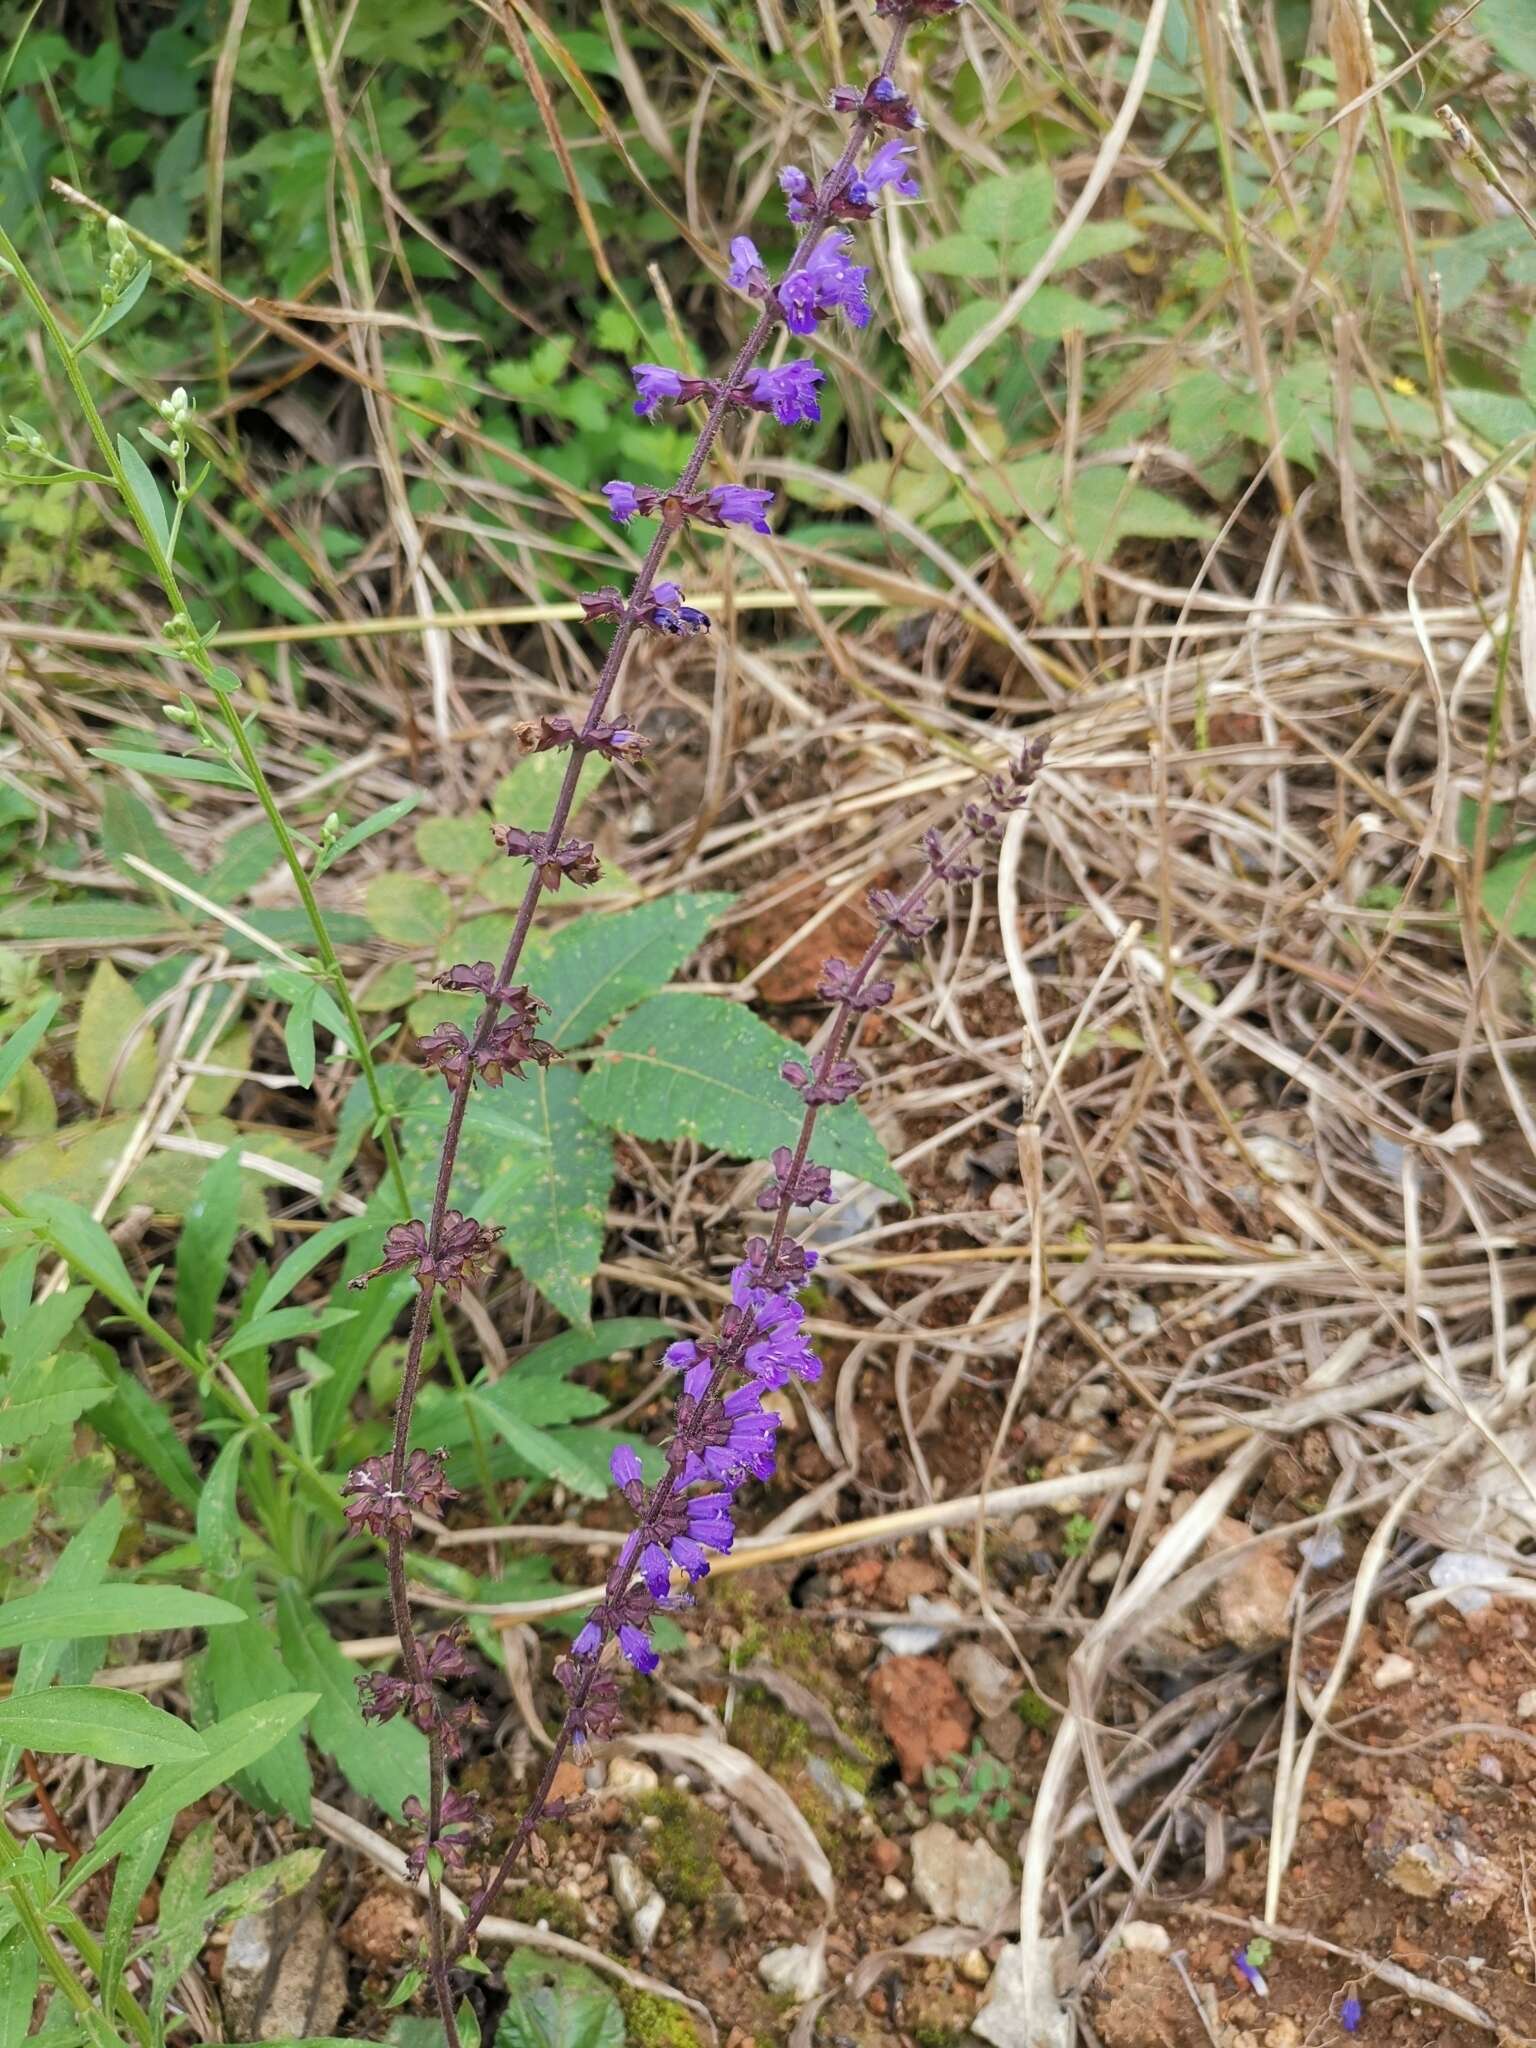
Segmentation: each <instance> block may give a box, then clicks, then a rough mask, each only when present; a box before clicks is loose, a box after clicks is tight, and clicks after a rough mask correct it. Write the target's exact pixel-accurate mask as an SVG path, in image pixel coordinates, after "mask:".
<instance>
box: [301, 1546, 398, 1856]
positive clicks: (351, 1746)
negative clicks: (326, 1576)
mask: <svg viewBox="0 0 1536 2048" xmlns="http://www.w3.org/2000/svg"><path fill="white" fill-rule="evenodd" d="M277 1625H278V1631H279V1636H280V1639H281V1642H282V1646H283V1662H284V1663H285V1664H286V1665H287V1667H288V1669H289V1670H290V1671H291V1672H292V1673H293V1675H294V1678H295V1680H296V1681H297V1683H298V1684H300V1685H307V1686H309V1687H311V1688H312V1689H313V1691H314V1693H315V1711H314V1713H313V1715H312V1716H311V1717H310V1734H311V1736H312V1737H313V1739H314V1742H315V1745H316V1747H317V1748H319V1749H321V1750H323V1751H324V1753H325V1754H326V1755H327V1756H329V1757H331V1758H333V1759H334V1760H335V1762H336V1763H337V1764H338V1765H339V1766H340V1767H341V1771H342V1774H343V1776H344V1777H345V1778H346V1780H347V1783H348V1784H349V1785H350V1786H351V1787H352V1789H353V1791H354V1792H357V1793H359V1794H360V1795H361V1796H362V1797H363V1798H364V1799H366V1800H368V1801H369V1803H370V1804H371V1805H374V1806H380V1807H382V1808H383V1809H384V1811H385V1812H386V1813H389V1814H392V1815H394V1817H395V1818H396V1819H398V1818H399V1816H400V1808H401V1804H402V1802H403V1801H404V1800H406V1799H408V1798H410V1797H411V1796H412V1795H413V1794H414V1795H415V1797H416V1798H418V1799H420V1800H422V1801H425V1799H426V1796H427V1739H426V1737H425V1736H424V1735H422V1734H421V1733H420V1732H419V1731H418V1730H417V1729H415V1728H414V1727H412V1725H411V1723H410V1722H409V1721H407V1720H404V1719H401V1720H395V1721H387V1722H385V1723H383V1724H382V1725H374V1726H370V1725H369V1724H368V1723H367V1722H366V1721H364V1719H363V1717H362V1713H361V1711H360V1710H359V1707H358V1699H357V1666H356V1665H355V1664H354V1663H352V1661H351V1660H350V1659H349V1658H347V1657H344V1656H343V1655H342V1653H341V1651H340V1650H339V1649H338V1648H337V1645H336V1642H335V1640H334V1638H333V1637H332V1635H331V1632H330V1630H329V1629H328V1628H327V1627H326V1625H325V1623H324V1622H323V1621H322V1620H321V1618H320V1616H319V1615H318V1614H317V1613H316V1612H315V1610H314V1608H313V1607H311V1606H310V1604H309V1602H308V1601H307V1600H306V1599H305V1598H304V1596H303V1594H302V1593H301V1592H300V1590H299V1589H298V1587H296V1586H294V1585H291V1584H290V1585H285V1586H283V1587H282V1588H281V1589H280V1591H279V1593H278V1596H277Z"/></svg>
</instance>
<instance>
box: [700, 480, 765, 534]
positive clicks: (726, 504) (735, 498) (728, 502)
mask: <svg viewBox="0 0 1536 2048" xmlns="http://www.w3.org/2000/svg"><path fill="white" fill-rule="evenodd" d="M772 503H773V493H772V491H753V490H749V489H748V488H747V487H746V485H745V484H717V485H716V486H715V488H714V489H713V490H712V491H711V492H710V493H709V505H710V524H711V525H714V526H750V527H751V528H752V531H753V532H754V533H767V532H768V531H769V526H768V522H767V520H766V519H765V518H764V517H763V514H764V513H765V512H766V511H767V509H768V507H769V506H770V505H771V504H772Z"/></svg>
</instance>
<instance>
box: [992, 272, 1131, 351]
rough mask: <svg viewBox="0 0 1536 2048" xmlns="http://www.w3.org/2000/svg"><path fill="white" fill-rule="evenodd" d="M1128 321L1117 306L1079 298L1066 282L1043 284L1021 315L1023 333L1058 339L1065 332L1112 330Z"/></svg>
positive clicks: (1086, 332) (1080, 332)
mask: <svg viewBox="0 0 1536 2048" xmlns="http://www.w3.org/2000/svg"><path fill="white" fill-rule="evenodd" d="M1124 324H1125V315H1124V314H1123V313H1122V312H1121V311H1120V309H1119V308H1118V307H1117V306H1098V305H1095V304H1093V302H1092V301H1091V300H1089V299H1080V298H1079V297H1078V296H1077V294H1076V292H1069V291H1068V290H1067V289H1066V287H1065V286H1064V285H1059V284H1043V285H1041V286H1039V287H1038V289H1037V290H1036V291H1035V293H1034V296H1033V297H1032V298H1031V299H1030V300H1029V301H1028V302H1027V304H1025V305H1024V306H1023V307H1022V308H1021V309H1020V312H1019V315H1018V327H1019V330H1020V331H1021V332H1022V333H1024V334H1037V335H1042V336H1045V337H1047V338H1049V339H1050V340H1052V341H1059V340H1060V339H1061V337H1062V336H1063V335H1064V334H1072V333H1078V334H1112V333H1113V332H1114V330H1115V329H1116V328H1117V327H1121V326H1123V325H1124Z"/></svg>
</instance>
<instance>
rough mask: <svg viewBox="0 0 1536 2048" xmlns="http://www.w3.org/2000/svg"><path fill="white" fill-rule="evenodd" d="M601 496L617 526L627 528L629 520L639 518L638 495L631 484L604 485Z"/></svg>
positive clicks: (639, 505) (615, 483)
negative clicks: (605, 500) (605, 501)
mask: <svg viewBox="0 0 1536 2048" xmlns="http://www.w3.org/2000/svg"><path fill="white" fill-rule="evenodd" d="M603 496H604V497H605V498H606V499H607V500H608V510H609V512H610V513H611V514H612V515H613V518H614V521H615V523H616V524H617V525H619V526H628V524H629V522H630V520H631V519H636V518H638V517H639V516H640V512H641V504H640V493H639V491H637V490H636V488H635V486H634V485H633V484H626V483H620V482H614V483H611V484H604V485H603Z"/></svg>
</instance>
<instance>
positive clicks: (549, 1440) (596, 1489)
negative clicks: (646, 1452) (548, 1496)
mask: <svg viewBox="0 0 1536 2048" xmlns="http://www.w3.org/2000/svg"><path fill="white" fill-rule="evenodd" d="M571 1391H572V1392H577V1393H579V1392H580V1391H582V1390H581V1389H579V1388H573V1389H571ZM468 1398H469V1402H470V1405H471V1406H472V1407H473V1409H474V1411H475V1413H476V1414H477V1415H478V1416H479V1418H480V1422H481V1426H482V1427H483V1428H486V1429H489V1430H490V1431H491V1432H492V1434H493V1435H495V1436H498V1437H500V1438H501V1440H502V1442H503V1443H505V1444H506V1445H507V1446H508V1447H509V1448H510V1449H511V1450H512V1451H514V1452H515V1453H516V1455H517V1457H518V1459H519V1460H520V1461H521V1463H522V1464H524V1465H525V1466H527V1468H528V1469H529V1471H531V1472H535V1473H537V1474H538V1475H539V1477H540V1478H543V1479H556V1480H558V1481H559V1482H560V1484H561V1485H562V1486H566V1487H569V1488H570V1490H571V1492H572V1493H579V1494H581V1495H583V1496H584V1497H585V1498H586V1499H588V1500H602V1499H603V1498H604V1496H605V1495H606V1494H607V1493H608V1492H609V1491H610V1490H611V1489H610V1486H609V1482H608V1477H607V1475H606V1474H605V1473H594V1471H593V1469H592V1465H591V1462H590V1461H589V1460H588V1459H585V1458H582V1457H580V1456H577V1455H575V1454H574V1453H573V1452H572V1451H571V1450H570V1448H569V1447H568V1446H567V1445H566V1444H564V1443H562V1442H561V1441H560V1439H559V1437H557V1436H554V1435H552V1434H551V1432H550V1431H549V1430H547V1429H543V1428H540V1427H539V1426H538V1425H537V1424H536V1423H532V1422H528V1421H526V1420H525V1419H524V1417H523V1415H522V1414H521V1413H520V1412H519V1409H520V1406H521V1404H520V1402H519V1398H518V1389H517V1386H516V1378H515V1375H512V1376H509V1377H508V1378H507V1379H502V1380H498V1381H497V1382H496V1383H495V1385H494V1386H490V1387H475V1388H472V1389H471V1390H470V1393H469V1397H468ZM600 1405H601V1404H600Z"/></svg>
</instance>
